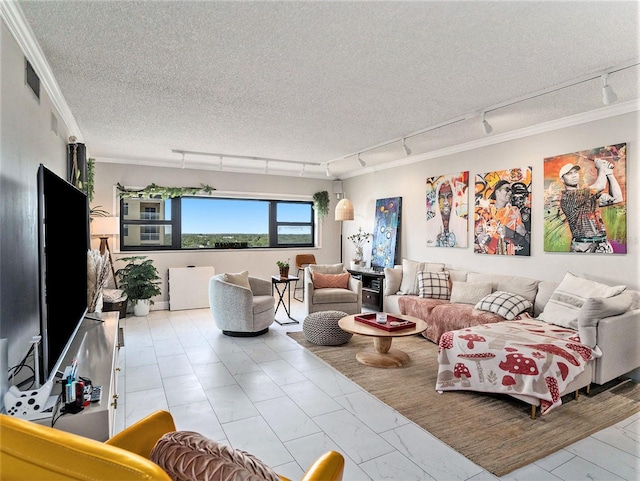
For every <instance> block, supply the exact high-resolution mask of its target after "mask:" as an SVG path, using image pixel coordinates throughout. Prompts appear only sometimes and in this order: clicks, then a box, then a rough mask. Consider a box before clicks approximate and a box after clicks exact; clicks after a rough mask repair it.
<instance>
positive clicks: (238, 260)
mask: <svg viewBox="0 0 640 481" xmlns="http://www.w3.org/2000/svg"><path fill="white" fill-rule="evenodd" d="M95 178H96V191H95V197H94V202H93V203H92V206H97V205H100V206H102V207H103V208H104V209H105V210H107V211H108V212H110V213H111V214H114V213H118V202H117V198H116V192H115V188H114V186H115V185H116V184H117V183H120V184H121V185H124V186H127V187H144V186H146V185H148V184H150V183H152V182H153V183H155V184H158V185H163V186H174V187H186V186H199V185H201V184H206V185H210V186H211V187H214V188H215V189H216V193H215V195H221V196H224V195H225V193H228V194H231V195H233V194H240V193H246V195H247V196H257V197H260V196H266V197H271V198H273V197H275V198H281V199H296V200H309V201H310V200H312V196H313V194H314V193H316V192H318V191H322V190H326V191H328V192H329V197H330V198H331V205H330V212H329V215H327V217H326V218H325V219H324V221H323V222H322V223H320V224H319V230H318V235H319V241H320V242H319V248H317V249H316V248H312V249H309V248H307V249H301V248H290V249H268V248H265V249H241V250H203V251H193V250H191V251H160V252H159V251H155V252H149V251H139V252H131V251H126V252H117V251H118V241H119V240H118V239H116V242H112V241H110V243H109V245H110V246H112V249H113V250H114V251H115V252H114V259H119V258H121V257H124V256H130V255H146V256H147V257H148V258H150V259H152V260H153V261H154V265H155V266H156V267H157V268H158V271H159V272H160V275H161V277H162V296H159V297H158V298H156V299H154V301H155V305H154V306H153V307H152V308H153V309H163V308H167V307H168V303H167V301H168V288H167V275H168V269H169V268H170V267H186V266H190V265H193V266H198V267H200V266H213V267H214V268H215V270H216V273H222V272H239V271H243V270H248V271H249V274H250V275H253V276H257V277H262V278H265V279H270V277H271V276H272V275H276V274H278V267H277V266H276V261H277V260H286V259H287V258H289V259H290V263H291V266H292V268H291V270H290V274H291V275H295V273H296V270H295V268H294V267H293V266H294V265H295V256H296V255H297V254H304V253H312V254H314V255H315V256H316V260H317V261H318V262H320V263H335V262H339V259H340V224H339V223H337V222H335V221H334V220H333V209H334V208H335V204H336V202H337V201H336V197H335V195H333V194H332V193H331V192H332V186H333V184H332V181H331V180H329V179H308V178H304V177H283V176H273V175H255V174H238V173H232V172H224V171H222V172H220V171H217V170H211V171H206V170H190V169H172V168H163V167H146V166H130V165H125V164H114V163H102V162H100V161H99V159H98V162H97V163H96V175H95ZM93 243H94V244H93V247H94V248H97V246H98V241H97V240H93ZM123 264H124V263H123V262H118V261H116V263H115V268H116V269H118V268H119V267H122V265H123Z"/></svg>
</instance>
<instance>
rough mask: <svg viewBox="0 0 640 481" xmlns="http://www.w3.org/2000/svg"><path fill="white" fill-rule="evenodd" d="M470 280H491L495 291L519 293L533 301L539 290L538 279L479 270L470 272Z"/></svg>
mask: <svg viewBox="0 0 640 481" xmlns="http://www.w3.org/2000/svg"><path fill="white" fill-rule="evenodd" d="M467 281H468V282H490V283H491V286H492V288H493V290H494V291H505V292H512V293H514V294H519V295H521V296H522V297H524V298H525V299H527V300H529V301H531V303H533V301H534V299H535V298H536V293H537V292H538V283H539V282H540V281H538V280H536V279H529V278H527V277H519V276H510V275H504V274H481V273H479V272H469V274H468V275H467Z"/></svg>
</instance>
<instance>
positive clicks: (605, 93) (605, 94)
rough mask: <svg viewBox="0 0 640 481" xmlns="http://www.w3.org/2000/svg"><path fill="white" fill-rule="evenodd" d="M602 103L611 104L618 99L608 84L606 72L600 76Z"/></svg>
mask: <svg viewBox="0 0 640 481" xmlns="http://www.w3.org/2000/svg"><path fill="white" fill-rule="evenodd" d="M602 84H603V86H602V103H603V104H605V105H611V104H613V103H616V102H617V101H618V96H617V95H616V93H615V92H614V91H613V89H612V88H611V85H609V74H608V73H606V74H604V75H603V76H602Z"/></svg>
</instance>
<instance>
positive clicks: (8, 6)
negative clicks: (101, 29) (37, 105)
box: [0, 0, 84, 142]
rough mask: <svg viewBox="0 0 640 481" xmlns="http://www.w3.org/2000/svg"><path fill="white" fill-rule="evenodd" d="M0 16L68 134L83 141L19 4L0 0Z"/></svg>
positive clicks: (10, 0)
mask: <svg viewBox="0 0 640 481" xmlns="http://www.w3.org/2000/svg"><path fill="white" fill-rule="evenodd" d="M0 16H1V17H2V19H3V20H4V21H5V23H6V24H7V27H8V28H9V31H10V32H11V34H12V35H13V37H14V38H15V39H16V42H17V43H18V45H19V46H20V48H21V49H22V51H23V52H24V55H25V56H26V57H27V59H28V60H29V62H30V63H31V65H32V66H33V68H34V69H35V71H36V73H37V74H38V76H39V77H40V81H41V82H42V86H43V87H44V89H45V90H46V92H47V95H48V96H49V98H50V99H51V103H52V104H53V106H54V108H55V109H56V110H57V111H58V114H59V116H60V118H61V119H62V121H63V122H64V123H65V125H66V126H67V129H68V130H69V132H70V134H71V135H75V136H76V138H77V139H78V141H79V142H84V140H83V137H82V132H81V131H80V127H78V124H77V123H76V119H75V117H74V116H73V114H72V113H71V109H70V108H69V104H67V101H66V99H65V98H64V95H62V91H61V90H60V86H59V85H58V82H57V81H56V79H55V77H54V75H53V72H52V71H51V67H50V66H49V62H47V59H46V58H45V56H44V53H43V52H42V49H41V48H40V45H39V44H38V41H37V40H36V38H35V35H34V34H33V31H32V30H31V27H30V26H29V24H28V23H27V21H26V19H25V18H24V14H23V13H22V9H21V8H20V5H18V3H17V2H15V1H14V0H2V1H0Z"/></svg>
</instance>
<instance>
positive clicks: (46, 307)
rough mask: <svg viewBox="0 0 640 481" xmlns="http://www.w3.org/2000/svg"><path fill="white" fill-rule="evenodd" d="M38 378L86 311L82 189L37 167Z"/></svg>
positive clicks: (45, 375) (48, 372) (54, 362)
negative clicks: (39, 347)
mask: <svg viewBox="0 0 640 481" xmlns="http://www.w3.org/2000/svg"><path fill="white" fill-rule="evenodd" d="M38 214H39V225H38V242H39V249H40V252H39V263H40V322H41V335H42V356H41V365H42V370H41V376H40V377H41V381H46V380H47V379H50V378H53V377H54V376H55V375H56V372H57V370H58V369H59V368H60V363H61V361H62V357H63V356H64V354H65V352H66V350H67V348H68V345H69V343H70V341H71V340H72V338H73V335H74V334H75V332H76V331H77V329H78V327H79V325H80V323H81V321H82V319H83V318H84V315H85V314H86V311H87V251H88V249H89V245H90V243H89V203H88V200H87V196H86V194H85V193H84V192H82V191H80V190H79V189H77V188H76V187H75V186H74V185H72V184H70V183H69V182H67V181H66V180H64V179H62V178H60V177H58V176H57V175H56V174H54V173H53V172H51V171H50V170H49V169H47V168H46V167H45V166H44V165H42V164H41V165H40V168H39V169H38Z"/></svg>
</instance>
